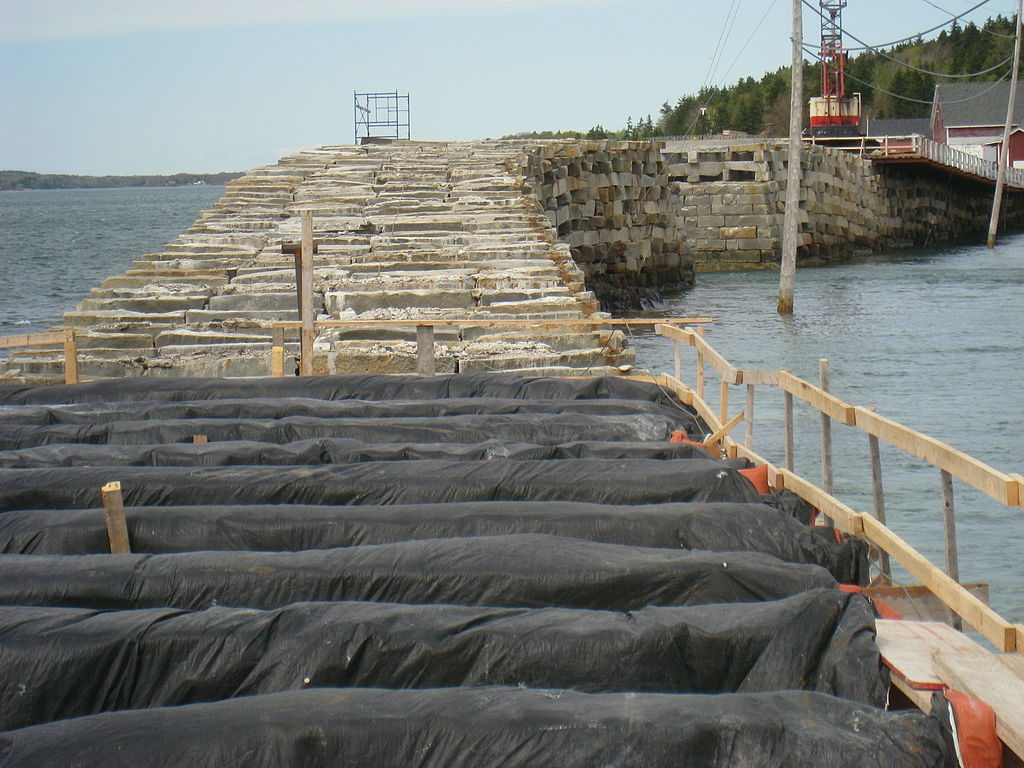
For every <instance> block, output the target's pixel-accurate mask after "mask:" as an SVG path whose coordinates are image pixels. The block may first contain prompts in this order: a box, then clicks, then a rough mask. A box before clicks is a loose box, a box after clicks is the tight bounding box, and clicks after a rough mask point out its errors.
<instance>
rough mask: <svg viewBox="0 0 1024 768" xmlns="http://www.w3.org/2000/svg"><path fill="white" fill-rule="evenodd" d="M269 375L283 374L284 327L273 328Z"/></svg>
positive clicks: (278, 376)
mask: <svg viewBox="0 0 1024 768" xmlns="http://www.w3.org/2000/svg"><path fill="white" fill-rule="evenodd" d="M270 375H271V376H274V377H276V378H280V377H282V376H284V328H274V330H273V341H272V342H271V347H270Z"/></svg>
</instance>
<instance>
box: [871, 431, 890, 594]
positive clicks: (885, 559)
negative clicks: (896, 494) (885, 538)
mask: <svg viewBox="0 0 1024 768" xmlns="http://www.w3.org/2000/svg"><path fill="white" fill-rule="evenodd" d="M868 453H869V454H870V456H871V494H872V497H873V498H874V502H875V519H876V520H878V522H880V523H881V524H882V525H885V489H884V488H883V486H882V454H881V452H880V451H879V446H878V438H877V437H875V436H874V435H868ZM879 565H880V566H881V570H882V573H883V574H885V576H886V577H888V578H890V579H891V578H892V564H891V563H890V562H889V554H888V553H887V552H884V551H883V552H882V556H881V560H880V562H879Z"/></svg>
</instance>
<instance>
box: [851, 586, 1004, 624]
mask: <svg viewBox="0 0 1024 768" xmlns="http://www.w3.org/2000/svg"><path fill="white" fill-rule="evenodd" d="M961 586H962V587H963V588H964V589H966V590H967V591H968V592H970V593H971V594H972V595H974V596H975V597H976V598H978V599H979V600H981V602H983V603H985V605H988V584H962V585H961ZM864 594H865V595H867V596H868V597H877V598H878V599H879V600H881V601H882V602H884V603H885V604H886V605H888V606H889V607H890V608H892V609H893V610H894V611H896V612H897V613H899V614H901V615H902V616H903V617H904V618H905V619H909V620H912V621H942V622H945V623H947V624H948V623H949V608H948V607H946V604H945V603H943V602H942V601H941V600H939V598H937V597H936V596H935V595H933V594H932V593H931V591H930V590H929V589H928V588H927V587H923V586H921V585H920V584H905V585H900V586H892V587H888V586H886V587H868V588H866V589H865V590H864Z"/></svg>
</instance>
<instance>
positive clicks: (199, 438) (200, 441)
mask: <svg viewBox="0 0 1024 768" xmlns="http://www.w3.org/2000/svg"><path fill="white" fill-rule="evenodd" d="M208 442H210V439H209V437H207V436H206V435H192V444H193V445H205V444H206V443H208Z"/></svg>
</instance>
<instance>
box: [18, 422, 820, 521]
mask: <svg viewBox="0 0 1024 768" xmlns="http://www.w3.org/2000/svg"><path fill="white" fill-rule="evenodd" d="M692 458H700V459H709V458H711V454H710V453H708V452H707V451H706V450H705V449H704V448H702V447H701V446H698V445H692V444H691V443H669V442H664V441H660V442H611V441H589V442H587V441H574V442H571V443H559V444H557V445H539V444H537V443H523V442H509V441H504V440H493V439H491V440H481V441H480V442H473V443H364V442H361V441H359V440H350V439H344V438H327V437H323V438H318V439H314V440H298V441H296V442H292V443H280V444H279V443H257V442H253V441H250V440H228V441H225V442H222V443H202V444H196V445H194V444H192V443H171V444H170V445H91V444H86V443H70V444H68V443H57V444H51V445H40V446H36V447H34V448H23V449H21V450H15V451H0V467H6V468H12V469H42V468H46V467H111V466H143V467H145V466H148V467H161V466H163V467H193V466H194V467H213V466H227V465H232V464H242V465H244V464H253V465H255V464H273V465H281V464H350V463H356V462H362V461H413V460H421V459H449V460H459V461H482V460H484V459H519V460H522V459H532V460H534V461H539V460H543V459H550V460H553V459H692ZM726 465H727V466H738V465H737V464H736V463H735V460H730V461H728V462H726ZM742 466H747V462H742ZM804 522H806V519H805V520H804Z"/></svg>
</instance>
